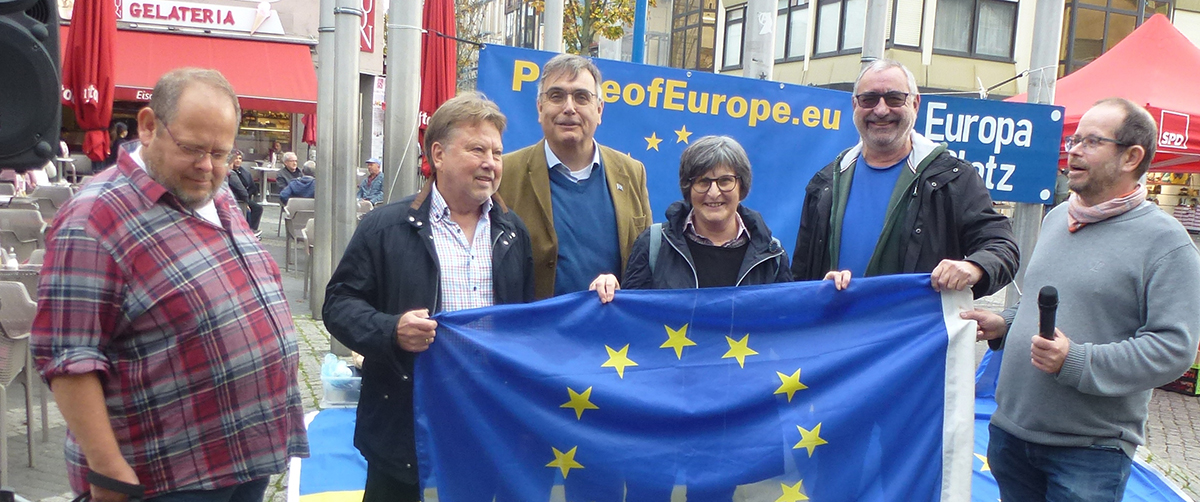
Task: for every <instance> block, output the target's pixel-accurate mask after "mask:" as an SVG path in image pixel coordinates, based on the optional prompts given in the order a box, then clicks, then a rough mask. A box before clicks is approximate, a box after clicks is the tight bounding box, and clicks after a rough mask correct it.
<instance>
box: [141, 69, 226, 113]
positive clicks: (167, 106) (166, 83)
mask: <svg viewBox="0 0 1200 502" xmlns="http://www.w3.org/2000/svg"><path fill="white" fill-rule="evenodd" d="M196 84H204V85H207V86H209V87H211V88H212V89H214V90H216V91H220V92H221V93H222V94H225V95H226V96H227V97H228V98H229V103H230V104H232V105H233V112H234V115H236V116H237V117H238V121H239V122H240V121H241V117H242V107H241V105H239V104H238V100H237V94H235V93H234V92H233V86H232V85H229V81H228V80H225V76H224V75H221V72H219V71H217V70H207V69H204V68H176V69H174V70H171V71H169V72H167V73H165V74H163V76H162V77H160V78H159V79H158V83H156V84H154V94H152V95H151V96H150V105H149V107H150V109H151V110H154V116H155V117H157V118H158V119H159V120H161V121H163V122H164V123H169V122H171V120H172V119H174V118H175V113H176V112H177V111H178V108H179V98H180V97H181V96H183V91H186V90H187V89H188V88H189V87H191V86H193V85H196Z"/></svg>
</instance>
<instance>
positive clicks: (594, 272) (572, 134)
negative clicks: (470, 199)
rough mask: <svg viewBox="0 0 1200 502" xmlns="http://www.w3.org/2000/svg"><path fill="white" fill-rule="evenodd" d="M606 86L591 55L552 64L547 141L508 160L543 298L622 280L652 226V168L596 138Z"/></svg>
mask: <svg viewBox="0 0 1200 502" xmlns="http://www.w3.org/2000/svg"><path fill="white" fill-rule="evenodd" d="M600 82H601V78H600V69H599V68H596V65H595V64H594V63H592V62H591V61H590V60H588V59H587V58H584V57H581V56H576V55H572V54H560V55H558V56H555V57H554V58H553V59H551V60H550V61H548V62H547V63H546V65H545V66H544V67H543V68H542V72H541V80H539V81H538V98H537V109H538V122H539V123H541V125H542V132H543V134H544V135H545V139H543V140H542V141H539V142H537V143H535V144H533V145H532V146H528V147H525V148H523V149H521V150H518V151H516V152H513V153H510V154H507V155H505V156H504V168H505V169H506V170H507V171H508V174H507V175H506V176H505V181H504V184H503V185H501V186H500V191H499V193H500V196H501V197H503V198H504V201H505V202H506V203H508V204H509V205H510V206H511V207H512V209H513V210H514V211H516V212H517V214H518V215H520V217H521V220H523V221H524V222H525V225H526V226H527V227H528V228H529V236H530V238H531V239H532V240H533V262H534V282H535V291H536V295H537V298H538V299H542V298H548V297H551V296H555V295H561V294H565V293H572V292H575V291H586V290H587V289H588V285H589V284H591V282H592V279H594V278H595V277H596V276H598V275H600V274H614V275H616V276H618V277H620V276H621V275H622V274H621V272H622V271H623V270H625V264H626V262H627V261H628V259H629V251H630V249H632V248H633V241H634V240H635V239H637V236H638V234H640V233H641V232H642V230H645V229H646V227H648V226H650V223H651V219H652V218H651V215H650V195H649V192H648V191H647V190H646V168H645V167H644V166H643V165H642V163H641V162H638V161H636V160H634V159H633V158H631V157H630V156H628V155H626V154H624V153H620V152H618V151H616V150H613V149H611V148H608V147H605V146H601V145H600V144H599V143H597V142H596V140H595V138H594V136H595V134H596V127H597V126H599V125H600V117H601V115H602V113H603V111H604V101H603V100H601V99H600Z"/></svg>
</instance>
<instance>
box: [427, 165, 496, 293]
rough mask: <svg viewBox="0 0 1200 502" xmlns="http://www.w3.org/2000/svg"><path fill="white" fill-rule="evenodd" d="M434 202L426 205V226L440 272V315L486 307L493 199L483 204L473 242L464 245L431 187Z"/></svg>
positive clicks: (446, 208)
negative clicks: (427, 226) (427, 209)
mask: <svg viewBox="0 0 1200 502" xmlns="http://www.w3.org/2000/svg"><path fill="white" fill-rule="evenodd" d="M432 192H433V193H432V194H431V195H432V197H433V200H431V201H429V223H430V225H431V227H432V228H430V230H432V231H433V247H434V249H436V250H437V260H438V264H439V266H440V267H439V268H440V272H441V274H440V275H441V278H440V287H441V289H442V311H443V312H453V311H455V310H463V309H473V308H478V307H489V306H491V305H492V304H493V303H495V298H494V297H493V296H492V220H491V217H490V216H489V213H488V212H489V211H491V210H492V199H488V200H487V201H485V202H484V203H483V206H482V209H481V212H482V213H483V214H481V215H480V216H479V223H477V224H476V225H475V228H474V232H475V238H474V239H473V240H472V241H471V244H467V236H466V234H464V233H463V229H462V228H460V227H459V226H458V224H457V223H455V222H454V220H452V219H450V206H447V205H446V199H444V198H442V193H441V192H439V191H438V189H437V183H434V185H433V190H432Z"/></svg>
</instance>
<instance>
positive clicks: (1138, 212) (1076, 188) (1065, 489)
mask: <svg viewBox="0 0 1200 502" xmlns="http://www.w3.org/2000/svg"><path fill="white" fill-rule="evenodd" d="M1157 139H1158V131H1157V127H1156V126H1155V123H1154V118H1153V117H1152V116H1151V115H1150V114H1149V113H1148V112H1147V111H1146V109H1145V108H1142V107H1141V106H1139V105H1137V104H1136V103H1133V102H1131V101H1129V100H1126V99H1123V98H1110V99H1105V100H1102V101H1100V102H1099V103H1097V104H1096V105H1094V106H1093V107H1092V108H1091V109H1090V110H1088V111H1087V113H1084V114H1083V117H1082V118H1080V120H1079V125H1078V126H1077V128H1076V129H1075V134H1074V135H1073V136H1071V137H1068V138H1067V140H1066V141H1065V142H1064V145H1063V146H1064V148H1066V151H1067V165H1068V168H1069V169H1068V174H1067V176H1068V177H1069V180H1070V181H1069V183H1070V186H1071V191H1072V192H1074V193H1073V194H1072V195H1071V196H1070V198H1069V199H1068V200H1067V203H1066V204H1063V205H1062V206H1058V207H1056V208H1054V209H1053V210H1051V211H1050V212H1049V213H1048V214H1047V215H1046V218H1045V220H1043V222H1042V231H1041V234H1040V235H1039V236H1038V244H1037V248H1035V249H1034V251H1033V256H1030V258H1029V265H1028V267H1029V268H1028V269H1027V270H1026V271H1025V291H1026V296H1025V297H1023V298H1022V301H1021V302H1020V303H1018V304H1017V305H1015V306H1014V307H1013V308H1010V309H1008V310H1005V311H1004V312H1002V313H1001V314H999V315H997V314H994V313H992V312H988V311H984V310H975V311H973V312H966V313H963V314H962V317H963V318H966V319H973V320H975V321H977V322H978V323H979V332H978V335H977V338H979V339H981V340H989V342H988V343H989V344H990V345H991V346H992V348H993V349H996V350H999V349H1001V348H1004V349H1007V350H1005V351H1004V352H1005V353H1006V355H1005V356H1004V360H1003V362H1001V365H1000V377H999V381H998V382H997V386H996V405H997V408H996V412H995V413H994V414H993V415H992V422H991V424H990V426H989V432H990V440H989V442H988V463H989V464H990V465H991V469H992V474H993V475H995V477H996V482H997V483H998V484H999V486H1000V496H1001V498H1003V499H1004V500H1029V501H1038V500H1047V501H1060V500H1080V501H1084V500H1086V501H1089V502H1103V501H1116V500H1121V497H1122V495H1124V493H1125V484H1126V482H1127V481H1128V479H1129V468H1130V463H1131V458H1132V457H1133V454H1134V451H1135V450H1136V448H1137V446H1138V445H1141V444H1144V443H1145V437H1146V417H1147V406H1148V404H1149V402H1150V396H1151V393H1152V391H1153V389H1154V388H1155V387H1158V386H1160V385H1163V384H1166V383H1168V382H1170V381H1172V380H1174V379H1176V378H1179V376H1180V375H1182V374H1183V372H1184V371H1185V370H1187V368H1188V366H1190V365H1191V364H1192V361H1193V359H1194V358H1195V357H1196V343H1197V338H1198V337H1197V335H1198V334H1200V254H1198V253H1197V252H1196V247H1195V245H1194V244H1193V243H1192V239H1191V237H1190V236H1188V233H1187V230H1185V229H1184V228H1183V226H1182V225H1180V223H1179V222H1178V221H1176V220H1175V219H1174V218H1172V217H1171V216H1169V215H1167V214H1166V213H1164V212H1162V211H1160V210H1159V209H1158V208H1157V207H1155V205H1154V204H1153V203H1150V202H1147V201H1146V188H1145V187H1144V186H1143V185H1141V184H1140V182H1139V180H1140V178H1141V177H1142V176H1143V175H1144V174H1145V173H1146V170H1147V169H1148V168H1149V167H1150V161H1151V159H1152V158H1153V157H1154V151H1155V146H1156V142H1157ZM1044 286H1054V287H1055V288H1056V289H1057V290H1058V302H1059V303H1058V311H1057V312H1058V313H1057V317H1056V319H1055V321H1056V322H1055V329H1054V334H1053V338H1043V337H1041V336H1040V335H1039V334H1038V332H1039V325H1038V319H1039V316H1038V305H1037V302H1035V301H1033V298H1032V296H1030V295H1037V294H1038V291H1040V290H1041V288H1042V287H1044Z"/></svg>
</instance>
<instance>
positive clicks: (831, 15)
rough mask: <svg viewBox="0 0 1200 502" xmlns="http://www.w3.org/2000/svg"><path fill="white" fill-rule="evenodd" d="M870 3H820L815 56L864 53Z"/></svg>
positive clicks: (847, 0) (859, 0)
mask: <svg viewBox="0 0 1200 502" xmlns="http://www.w3.org/2000/svg"><path fill="white" fill-rule="evenodd" d="M866 19H867V0H819V2H818V4H817V35H816V43H815V44H814V45H815V47H814V49H815V50H814V53H815V54H819V55H831V54H839V53H848V52H854V51H858V50H860V49H862V44H863V32H864V31H865V30H866V22H867V21H866Z"/></svg>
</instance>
